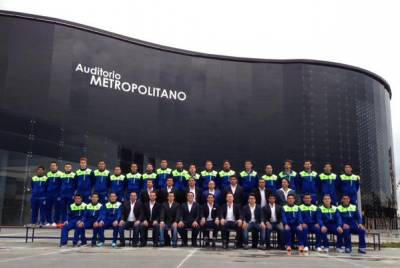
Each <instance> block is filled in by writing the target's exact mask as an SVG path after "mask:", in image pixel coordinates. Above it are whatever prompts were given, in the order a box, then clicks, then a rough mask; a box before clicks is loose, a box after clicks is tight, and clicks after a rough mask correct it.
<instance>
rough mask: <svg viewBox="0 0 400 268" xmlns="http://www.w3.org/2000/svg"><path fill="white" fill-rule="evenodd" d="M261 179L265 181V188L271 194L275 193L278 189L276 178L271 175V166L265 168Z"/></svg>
mask: <svg viewBox="0 0 400 268" xmlns="http://www.w3.org/2000/svg"><path fill="white" fill-rule="evenodd" d="M261 178H262V179H263V180H264V181H265V187H267V188H268V189H270V190H271V191H272V193H275V192H276V191H277V190H278V189H279V187H280V186H279V182H278V176H276V175H275V174H273V169H272V165H271V164H267V165H266V166H265V174H264V175H263V176H262V177H261Z"/></svg>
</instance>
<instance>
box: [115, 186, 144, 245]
mask: <svg viewBox="0 0 400 268" xmlns="http://www.w3.org/2000/svg"><path fill="white" fill-rule="evenodd" d="M143 209H144V207H143V204H142V202H140V200H138V199H137V193H136V192H131V193H130V194H129V200H127V201H125V203H124V204H123V207H122V220H121V221H120V222H119V239H120V243H121V246H125V230H129V229H132V230H133V238H132V247H136V246H137V245H138V243H139V231H140V223H141V222H142V221H143V218H144V216H143Z"/></svg>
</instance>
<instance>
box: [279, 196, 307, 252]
mask: <svg viewBox="0 0 400 268" xmlns="http://www.w3.org/2000/svg"><path fill="white" fill-rule="evenodd" d="M295 201H296V197H295V195H294V194H289V195H288V197H287V204H286V205H284V206H283V208H282V209H283V212H282V223H283V226H284V228H285V241H286V242H285V243H286V250H287V251H291V250H292V243H293V240H294V239H293V238H294V235H296V237H297V240H298V245H299V251H303V250H304V233H303V223H304V222H303V218H302V217H301V211H300V208H299V206H297V205H295Z"/></svg>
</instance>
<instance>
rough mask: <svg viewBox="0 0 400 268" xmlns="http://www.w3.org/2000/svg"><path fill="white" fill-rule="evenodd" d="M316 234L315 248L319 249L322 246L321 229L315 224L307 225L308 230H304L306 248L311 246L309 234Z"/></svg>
mask: <svg viewBox="0 0 400 268" xmlns="http://www.w3.org/2000/svg"><path fill="white" fill-rule="evenodd" d="M310 233H311V234H315V246H316V247H317V248H318V247H320V246H321V229H320V228H318V227H316V226H315V224H307V227H306V228H303V235H304V246H305V247H309V246H310V240H309V239H308V234H310Z"/></svg>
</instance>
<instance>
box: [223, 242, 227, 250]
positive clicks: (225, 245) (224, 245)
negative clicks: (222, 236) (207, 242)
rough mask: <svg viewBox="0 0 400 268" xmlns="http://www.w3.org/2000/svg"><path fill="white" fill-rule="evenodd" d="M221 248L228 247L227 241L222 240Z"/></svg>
mask: <svg viewBox="0 0 400 268" xmlns="http://www.w3.org/2000/svg"><path fill="white" fill-rule="evenodd" d="M222 248H224V249H227V248H228V243H227V242H226V241H223V242H222Z"/></svg>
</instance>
